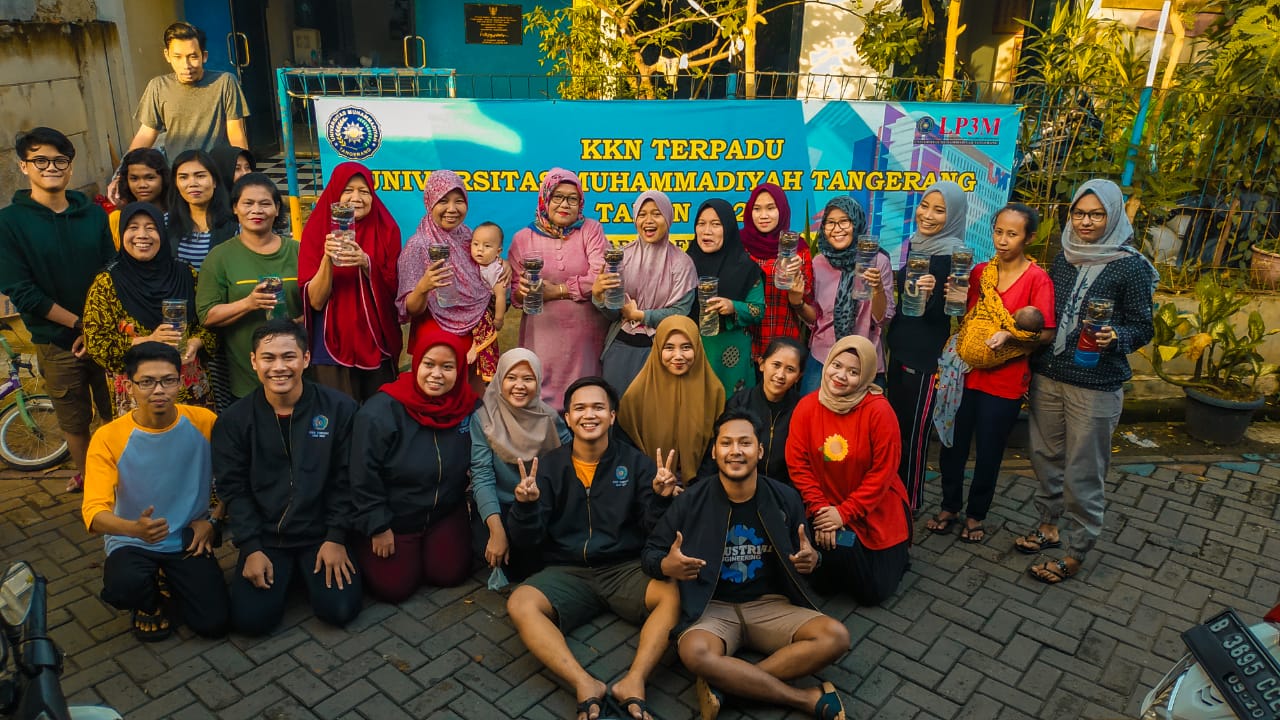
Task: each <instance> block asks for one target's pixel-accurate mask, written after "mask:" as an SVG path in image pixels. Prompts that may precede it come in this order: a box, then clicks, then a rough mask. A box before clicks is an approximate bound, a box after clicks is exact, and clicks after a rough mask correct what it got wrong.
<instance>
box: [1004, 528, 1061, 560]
mask: <svg viewBox="0 0 1280 720" xmlns="http://www.w3.org/2000/svg"><path fill="white" fill-rule="evenodd" d="M1033 543H1034V545H1035V546H1034V547H1032V544H1033ZM1060 547H1062V539H1061V538H1059V539H1057V540H1050V539H1049V538H1047V537H1045V535H1044V533H1042V532H1040V528H1036V529H1035V530H1032V531H1031V532H1029V533H1027V534H1026V535H1023V536H1022V537H1020V538H1018V539H1017V540H1014V541H1013V549H1014V550H1017V551H1018V552H1020V553H1022V554H1023V555H1036V554H1038V553H1040V552H1041V551H1044V550H1052V549H1054V548H1060Z"/></svg>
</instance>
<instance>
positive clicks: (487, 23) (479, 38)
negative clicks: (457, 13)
mask: <svg viewBox="0 0 1280 720" xmlns="http://www.w3.org/2000/svg"><path fill="white" fill-rule="evenodd" d="M462 8H463V10H462V14H463V17H464V18H465V22H466V25H467V44H468V45H523V44H524V26H523V23H522V19H523V15H524V13H523V12H522V11H523V7H522V6H520V5H487V4H486V5H475V4H471V3H467V4H465V5H463V6H462Z"/></svg>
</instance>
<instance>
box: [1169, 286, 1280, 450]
mask: <svg viewBox="0 0 1280 720" xmlns="http://www.w3.org/2000/svg"><path fill="white" fill-rule="evenodd" d="M1196 298H1197V299H1198V300H1199V304H1198V306H1197V308H1196V309H1195V310H1194V311H1184V310H1179V309H1178V307H1177V306H1176V305H1174V304H1173V303H1172V302H1169V303H1165V304H1164V305H1162V306H1161V307H1160V308H1159V309H1158V310H1157V311H1156V313H1155V340H1154V343H1153V345H1154V351H1153V352H1152V353H1151V354H1150V356H1149V357H1148V359H1149V360H1150V361H1151V367H1152V368H1153V369H1154V370H1155V372H1156V375H1158V376H1160V378H1161V379H1162V380H1164V381H1165V382H1168V383H1172V384H1174V385H1178V386H1180V387H1181V388H1182V389H1183V392H1185V393H1186V395H1187V406H1186V408H1187V409H1186V423H1187V432H1188V433H1190V434H1191V436H1192V437H1195V438H1197V439H1199V440H1203V441H1205V442H1211V443H1216V444H1219V445H1231V444H1233V443H1237V442H1239V441H1240V440H1241V438H1243V437H1244V433H1245V430H1247V429H1248V428H1249V424H1250V423H1251V422H1253V414H1254V412H1255V411H1256V410H1257V409H1258V408H1260V407H1262V404H1263V402H1264V398H1263V394H1262V392H1261V391H1259V389H1258V383H1259V382H1260V381H1261V380H1262V379H1263V378H1265V377H1267V376H1268V375H1274V374H1276V373H1277V372H1278V371H1280V366H1278V365H1276V364H1275V363H1269V362H1266V361H1265V360H1264V359H1263V357H1262V354H1261V352H1259V349H1260V348H1261V346H1262V343H1263V341H1264V340H1265V339H1266V337H1267V336H1268V335H1273V334H1275V333H1277V332H1280V328H1277V329H1273V330H1267V328H1266V326H1265V324H1264V323H1263V321H1262V314H1261V313H1259V312H1258V311H1257V310H1254V311H1252V312H1250V313H1249V314H1248V316H1247V318H1246V321H1245V323H1244V326H1243V327H1241V326H1238V325H1237V317H1238V316H1239V315H1240V314H1241V312H1242V310H1243V309H1244V306H1245V303H1246V302H1248V298H1247V297H1246V296H1245V295H1243V294H1241V293H1240V292H1239V291H1237V290H1236V289H1234V288H1230V287H1223V286H1222V285H1219V284H1218V283H1217V282H1216V281H1215V280H1214V279H1213V277H1212V276H1211V275H1209V274H1207V273H1206V274H1205V275H1202V276H1201V278H1200V281H1199V282H1197V283H1196ZM1144 355H1146V353H1144ZM1179 357H1184V358H1186V359H1187V360H1188V361H1190V362H1191V363H1192V367H1193V372H1192V373H1191V374H1190V375H1189V376H1186V377H1179V376H1174V375H1171V374H1170V373H1169V372H1168V371H1167V370H1166V368H1165V363H1168V362H1170V361H1172V360H1173V359H1174V358H1179Z"/></svg>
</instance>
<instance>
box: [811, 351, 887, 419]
mask: <svg viewBox="0 0 1280 720" xmlns="http://www.w3.org/2000/svg"><path fill="white" fill-rule="evenodd" d="M845 352H851V353H853V354H855V355H857V356H858V366H859V370H858V384H857V385H856V386H854V388H853V392H852V393H850V394H848V395H845V396H844V397H836V396H835V395H834V394H832V392H831V391H830V390H829V389H828V388H827V375H826V368H827V367H828V366H830V365H831V361H832V360H835V359H836V356H838V355H839V354H840V353H845ZM822 367H823V374H822V384H821V385H819V386H818V402H819V403H821V404H822V407H824V408H826V409H828V410H830V411H831V412H833V413H835V414H837V415H847V414H848V413H849V411H851V410H853V409H854V408H856V407H858V403H860V402H862V400H863V398H865V397H866V396H867V393H871V394H874V395H879V394H880V392H881V390H880V388H879V386H877V385H875V384H874V381H875V379H876V346H875V345H872V344H871V341H870V340H868V339H866V338H864V337H862V336H861V335H848V336H846V337H842V338H840V339H839V340H837V341H836V344H835V345H832V346H831V350H830V351H829V352H827V361H826V362H825V363H823V366H822Z"/></svg>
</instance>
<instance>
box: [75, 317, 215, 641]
mask: <svg viewBox="0 0 1280 720" xmlns="http://www.w3.org/2000/svg"><path fill="white" fill-rule="evenodd" d="M124 372H125V376H126V378H127V379H126V380H125V383H124V384H125V388H126V389H127V391H128V392H129V394H130V395H132V396H133V401H134V404H135V405H136V408H135V409H134V410H133V411H132V412H130V413H128V414H126V415H124V416H122V417H119V418H117V419H115V420H113V421H112V422H110V423H108V424H106V425H104V426H102V427H101V428H99V429H98V431H97V432H96V433H94V434H93V439H92V440H91V441H90V442H89V452H88V460H87V462H86V464H85V483H84V504H83V506H82V512H83V515H84V523H85V526H86V527H87V528H88V529H89V532H92V533H101V534H103V535H105V536H106V547H107V560H106V562H105V563H103V566H102V599H103V600H104V601H106V602H107V603H108V604H110V605H112V606H114V607H116V608H119V609H121V610H129V611H132V613H133V634H134V635H135V636H136V637H137V638H138V639H139V640H142V641H144V642H153V641H158V640H163V639H165V638H167V637H169V636H170V635H171V634H172V633H173V628H174V625H175V624H176V623H177V622H178V620H179V619H181V620H182V621H184V622H186V624H187V626H188V627H190V628H191V629H192V630H193V631H195V632H196V633H197V634H198V635H203V636H205V637H221V636H222V635H225V634H226V632H227V622H228V620H227V613H228V610H227V587H226V584H225V583H224V582H223V580H222V570H221V568H219V567H218V561H217V560H216V559H215V558H214V557H213V548H214V546H215V545H216V544H217V540H216V536H217V535H218V528H216V527H215V523H217V522H220V521H211V518H210V516H209V497H210V492H211V488H212V485H213V472H212V469H211V465H210V449H209V434H210V432H211V431H212V429H213V424H214V420H215V419H216V418H215V416H214V414H213V413H212V412H210V411H209V410H206V409H204V408H198V407H190V406H187V405H175V404H174V399H175V398H176V397H177V396H178V392H179V391H180V390H181V389H182V358H181V356H179V355H178V351H177V350H175V349H174V348H173V347H171V346H169V345H165V344H163V343H158V342H144V343H139V344H137V345H134V346H133V347H131V348H129V350H128V351H126V352H125V354H124Z"/></svg>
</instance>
